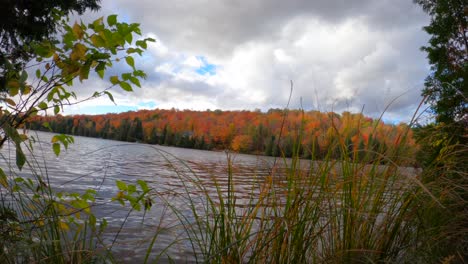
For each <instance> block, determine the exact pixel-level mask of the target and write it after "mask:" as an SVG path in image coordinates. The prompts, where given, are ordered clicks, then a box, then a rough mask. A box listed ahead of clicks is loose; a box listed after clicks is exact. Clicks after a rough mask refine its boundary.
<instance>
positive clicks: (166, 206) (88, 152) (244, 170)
mask: <svg viewBox="0 0 468 264" xmlns="http://www.w3.org/2000/svg"><path fill="white" fill-rule="evenodd" d="M30 134H31V135H32V136H34V137H36V138H38V139H39V140H38V141H37V142H36V143H35V144H34V158H33V157H32V156H30V155H29V160H30V161H33V160H35V161H36V162H38V165H36V166H35V167H36V168H41V170H42V172H41V174H42V175H48V179H49V182H50V185H51V186H52V187H53V188H54V189H55V190H57V191H66V192H78V193H83V192H84V191H85V190H87V189H94V190H96V191H97V201H96V204H95V205H94V206H93V208H92V210H93V212H94V214H95V215H96V217H98V218H105V219H106V220H107V221H108V223H109V225H108V227H107V229H106V232H105V235H104V237H103V239H104V242H105V244H106V245H111V244H112V245H113V246H112V252H113V253H114V255H115V256H116V257H117V261H118V262H119V263H141V262H142V260H143V259H144V257H145V254H146V252H147V250H148V247H149V245H150V242H151V240H152V239H153V238H154V237H155V234H157V238H156V240H155V243H154V245H153V246H152V249H151V250H150V251H151V255H150V256H151V257H150V259H152V260H155V259H156V258H158V255H159V254H160V253H161V252H163V254H162V256H161V259H159V261H158V262H169V259H168V257H167V255H168V256H170V257H171V258H172V260H174V261H176V262H181V263H187V262H194V261H195V259H194V254H193V249H192V246H191V244H190V242H189V241H188V240H187V234H186V233H185V232H184V228H183V227H182V226H181V224H180V223H181V222H180V221H179V218H178V216H177V215H176V214H175V213H174V211H173V208H175V209H176V210H177V212H178V213H179V217H183V218H184V219H185V221H186V222H193V221H194V215H193V211H192V210H191V208H190V203H189V201H193V202H194V206H195V207H196V208H197V210H198V212H201V214H203V212H204V210H203V206H204V205H206V194H205V193H204V192H206V193H207V194H208V195H209V196H210V197H214V198H215V197H216V196H217V193H218V190H220V191H221V193H223V191H225V190H226V189H227V187H228V177H227V175H228V169H227V168H228V165H227V164H228V153H225V152H213V151H201V150H191V149H182V148H174V147H165V146H154V145H146V144H138V143H123V142H119V141H112V140H103V139H95V138H85V137H78V136H76V137H74V138H75V143H74V144H72V145H70V146H69V149H68V150H67V151H64V150H62V153H61V154H60V156H59V157H56V156H55V154H54V153H53V152H52V147H51V144H50V141H51V138H52V136H53V135H54V134H52V133H44V132H31V133H30ZM0 154H1V155H2V157H3V158H2V159H1V160H0V166H1V167H2V168H3V169H4V171H8V170H7V168H8V166H12V167H14V163H15V152H14V148H12V147H9V146H8V145H6V146H4V148H2V149H1V150H0ZM229 157H230V160H231V162H232V164H233V165H234V166H232V168H233V171H232V175H233V178H232V181H233V182H234V186H235V194H236V199H237V205H239V209H240V210H242V209H241V208H242V206H243V205H247V204H248V203H249V200H250V199H255V197H256V194H257V193H258V192H259V188H258V187H259V186H260V184H262V182H264V180H265V177H266V176H268V175H272V170H274V173H273V175H275V182H278V183H281V181H282V180H284V175H285V173H284V169H281V168H282V167H284V166H282V165H283V163H284V162H289V160H287V159H286V160H284V159H276V160H275V158H272V157H265V156H255V155H242V154H233V153H230V154H229ZM8 163H11V164H13V165H8ZM316 164H317V163H311V162H310V161H305V160H304V161H301V166H303V168H304V171H309V170H308V167H309V166H310V165H314V166H316ZM334 166H337V165H336V164H335V165H334ZM379 167H380V168H381V169H385V168H386V167H385V166H379ZM336 168H338V169H337V171H339V167H336ZM336 168H335V169H336ZM364 168H365V166H364ZM398 170H399V171H400V173H401V174H402V175H404V174H407V175H413V176H414V175H417V171H415V170H414V169H412V168H399V169H398ZM311 171H313V170H311ZM19 175H21V176H24V177H31V176H32V174H31V173H30V172H29V173H28V170H27V169H24V170H23V171H22V172H19ZM312 177H313V176H312ZM407 178H410V177H407ZM116 180H121V181H124V182H127V183H136V181H137V180H144V181H146V182H147V183H148V185H149V187H150V188H151V189H152V191H151V194H152V197H153V199H154V201H153V207H152V208H151V210H150V211H149V212H147V213H145V214H144V213H143V212H136V211H130V209H129V208H130V206H129V205H128V206H126V207H123V206H121V205H120V204H119V203H117V202H115V201H112V198H113V197H115V195H116V194H117V193H118V188H117V186H116V183H115V182H116ZM197 183H199V184H200V185H201V186H202V188H201V187H200V186H197ZM280 185H281V184H279V185H278V186H280ZM217 188H218V189H217ZM279 188H281V187H279ZM390 195H391V194H390ZM189 198H190V199H189ZM214 200H215V201H216V198H215V199H214ZM175 241H176V242H175ZM166 254H167V255H166Z"/></svg>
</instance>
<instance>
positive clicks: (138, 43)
mask: <svg viewBox="0 0 468 264" xmlns="http://www.w3.org/2000/svg"><path fill="white" fill-rule="evenodd" d="M135 44H136V45H137V46H140V47H142V48H144V49H146V48H147V45H146V42H145V41H143V40H137V42H135Z"/></svg>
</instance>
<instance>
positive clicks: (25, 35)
mask: <svg viewBox="0 0 468 264" xmlns="http://www.w3.org/2000/svg"><path fill="white" fill-rule="evenodd" d="M99 4H100V0H57V1H35V0H22V1H14V0H6V1H2V4H1V6H2V8H0V87H2V88H3V86H4V84H3V85H2V83H4V82H5V76H4V75H5V74H6V72H5V71H4V70H5V68H4V66H5V63H6V60H9V61H10V63H12V64H13V65H15V66H16V68H17V69H19V68H21V67H22V66H24V64H25V63H27V62H28V61H29V60H30V59H31V57H33V56H34V55H35V53H34V50H33V49H30V45H29V44H30V43H31V42H36V41H42V40H44V39H54V37H55V33H56V32H57V29H58V27H59V24H58V23H57V21H58V20H57V16H58V15H63V16H67V15H68V14H70V13H72V12H76V13H78V14H80V15H81V14H82V13H83V12H84V11H86V10H87V9H90V10H93V11H95V10H98V9H99V8H100V5H99Z"/></svg>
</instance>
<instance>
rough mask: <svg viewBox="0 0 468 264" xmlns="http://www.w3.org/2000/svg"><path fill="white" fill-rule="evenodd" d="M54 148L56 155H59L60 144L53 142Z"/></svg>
mask: <svg viewBox="0 0 468 264" xmlns="http://www.w3.org/2000/svg"><path fill="white" fill-rule="evenodd" d="M52 149H53V150H54V153H55V156H57V157H58V155H60V144H59V143H54V144H52Z"/></svg>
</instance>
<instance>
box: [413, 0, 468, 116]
mask: <svg viewBox="0 0 468 264" xmlns="http://www.w3.org/2000/svg"><path fill="white" fill-rule="evenodd" d="M415 2H416V3H418V4H419V5H421V6H422V8H423V10H424V11H425V12H427V13H428V14H429V15H430V16H431V23H430V25H428V26H426V27H424V30H425V31H426V32H427V33H428V34H429V35H430V36H431V38H430V40H429V43H428V45H427V46H424V47H422V50H423V51H425V52H427V58H428V60H429V63H430V64H431V70H432V73H431V74H430V75H429V76H428V77H427V78H426V82H425V86H426V87H425V89H424V90H423V95H424V96H426V97H427V102H428V103H430V105H431V107H432V109H433V110H434V112H435V114H436V121H437V122H443V123H454V122H460V123H464V125H466V124H467V122H468V120H467V118H468V117H467V114H468V110H467V109H468V104H467V98H468V83H467V77H468V36H467V25H468V5H467V4H466V1H463V0H443V1H440V0H415Z"/></svg>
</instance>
